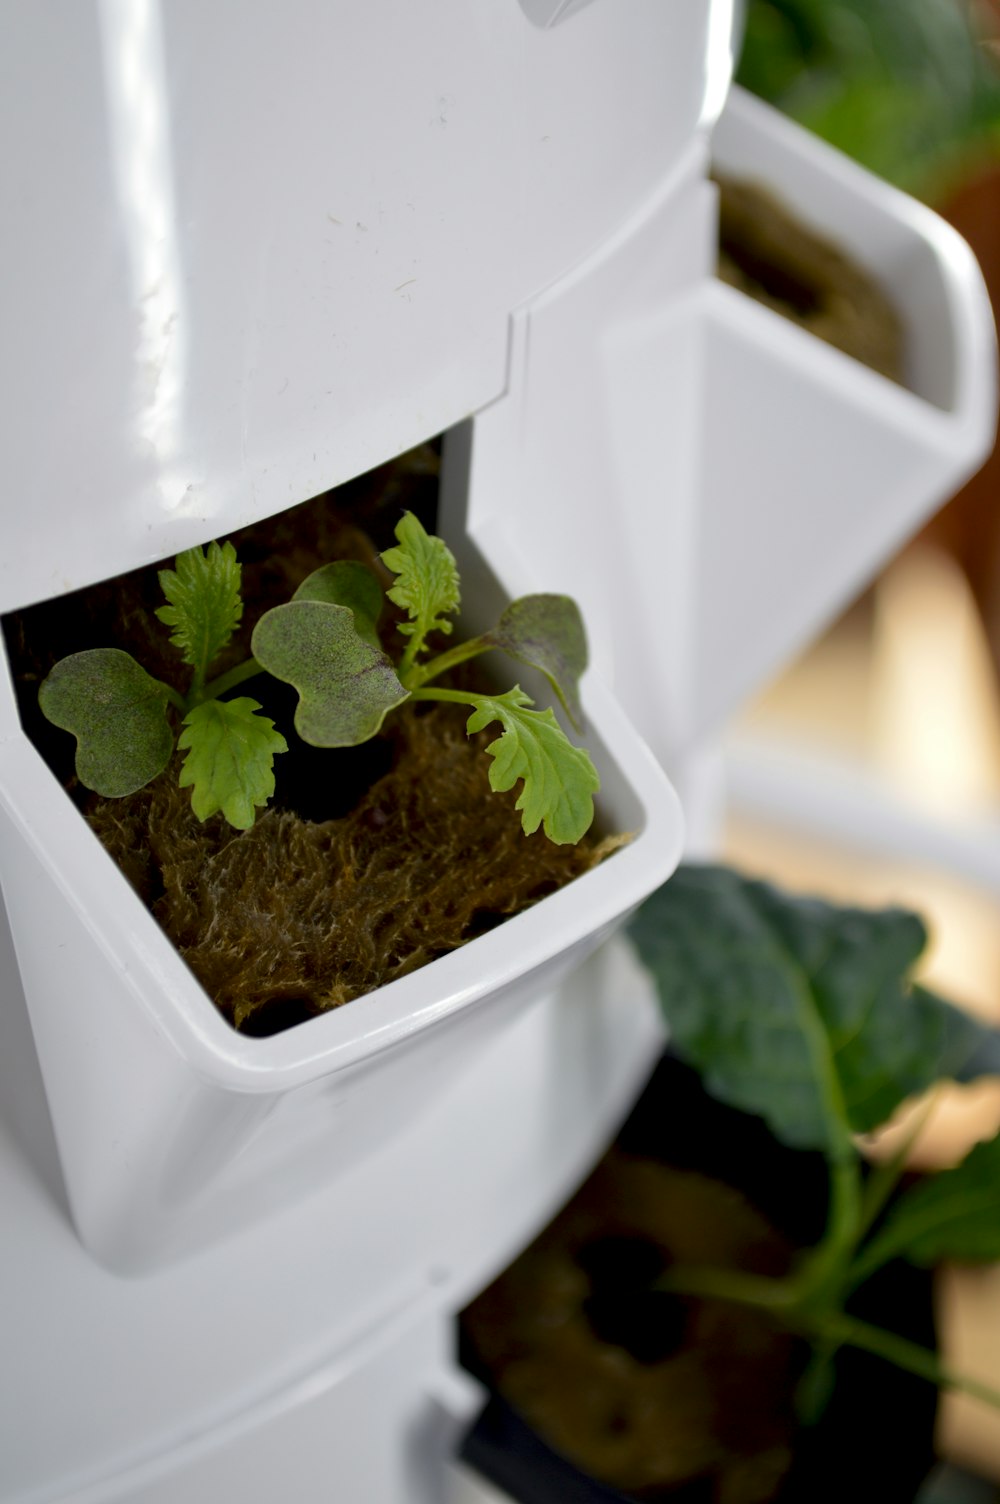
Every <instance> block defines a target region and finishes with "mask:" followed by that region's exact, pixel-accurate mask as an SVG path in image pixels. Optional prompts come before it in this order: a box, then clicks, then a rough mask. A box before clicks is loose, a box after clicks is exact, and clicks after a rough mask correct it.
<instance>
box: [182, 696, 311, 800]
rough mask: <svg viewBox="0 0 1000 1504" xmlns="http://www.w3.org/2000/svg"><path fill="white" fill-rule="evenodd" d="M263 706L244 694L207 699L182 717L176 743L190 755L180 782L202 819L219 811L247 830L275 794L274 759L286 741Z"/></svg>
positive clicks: (285, 747) (186, 759)
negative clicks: (262, 713) (232, 697)
mask: <svg viewBox="0 0 1000 1504" xmlns="http://www.w3.org/2000/svg"><path fill="white" fill-rule="evenodd" d="M259 710H260V705H259V704H258V703H257V701H256V700H250V699H247V698H245V697H244V698H242V699H238V700H205V701H203V702H202V704H200V705H196V706H195V707H194V709H193V710H191V711H189V712H188V714H187V715H186V716H185V717H184V730H183V731H182V732H181V734H180V738H179V740H178V742H177V745H178V747H180V748H181V750H182V751H183V752H186V754H187V755H186V757H185V759H184V767H183V769H182V770H181V775H180V777H179V779H178V780H177V781H178V784H179V786H180V787H181V788H182V789H186V788H189V789H191V808H192V809H193V810H194V812H195V814H196V815H197V816H198V819H199V820H207V819H208V818H209V816H210V815H215V814H218V813H219V812H220V811H221V813H222V814H223V815H224V816H225V818H226V819H227V820H228V821H229V823H230V825H232V826H234V827H235V828H236V829H237V830H249V828H250V826H251V825H252V824H253V823H254V820H255V819H256V818H257V809H258V807H260V808H262V807H263V806H264V805H265V804H267V802H268V800H269V799H270V798H271V796H272V795H273V793H274V758H275V755H276V754H277V753H279V752H287V751H288V743H287V742H286V741H285V738H284V737H283V736H282V735H281V733H280V732H278V731H275V729H274V722H273V721H269V720H268V718H267V716H264V715H258V713H257V712H258V711H259Z"/></svg>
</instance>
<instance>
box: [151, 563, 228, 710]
mask: <svg viewBox="0 0 1000 1504" xmlns="http://www.w3.org/2000/svg"><path fill="white" fill-rule="evenodd" d="M240 578H241V570H240V565H239V561H238V560H237V558H236V550H235V548H234V547H233V545H232V544H231V543H223V544H221V545H220V544H218V543H210V544H209V545H208V548H207V549H205V550H204V552H203V551H202V550H201V549H200V548H189V549H188V550H187V551H186V552H185V553H182V554H178V555H177V558H176V560H175V568H174V569H161V570H160V573H159V581H160V586H161V588H162V590H163V594H164V595H165V596H166V598H167V601H168V604H167V605H166V606H160V607H159V609H158V610H157V612H156V615H157V616H158V617H159V619H160V621H162V622H163V623H164V624H165V625H166V626H168V627H172V628H173V631H172V633H171V636H170V641H171V642H172V643H173V645H174V647H175V648H177V649H178V651H179V652H180V654H181V656H182V657H183V659H184V662H185V663H188V664H190V665H191V667H192V668H193V669H194V672H195V682H196V683H199V684H200V683H202V682H203V681H204V679H205V675H206V674H207V673H208V670H209V667H210V665H211V663H212V661H213V660H214V659H215V658H217V657H218V655H219V653H221V651H222V649H223V648H224V647H225V646H226V644H227V642H229V640H230V638H231V637H232V635H233V633H234V632H235V631H236V628H237V627H238V626H239V624H240V620H241V618H242V616H243V603H242V601H241V599H240Z"/></svg>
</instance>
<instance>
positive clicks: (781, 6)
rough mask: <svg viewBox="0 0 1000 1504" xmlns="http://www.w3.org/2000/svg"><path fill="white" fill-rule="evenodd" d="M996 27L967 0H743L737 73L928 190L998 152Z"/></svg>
mask: <svg viewBox="0 0 1000 1504" xmlns="http://www.w3.org/2000/svg"><path fill="white" fill-rule="evenodd" d="M996 33H997V15H996V12H995V11H994V10H993V9H992V8H990V7H988V6H986V5H983V4H979V3H977V4H972V3H969V0H747V12H746V23H745V33H744V43H743V51H742V56H741V59H740V64H739V69H738V74H737V78H738V81H739V82H740V83H741V84H743V85H744V86H745V87H746V88H748V89H750V90H751V91H752V92H753V93H755V94H758V95H760V96H761V97H762V98H764V99H766V100H768V101H769V102H770V103H772V104H774V105H776V106H777V107H778V108H779V109H781V110H783V111H784V112H785V113H786V114H788V115H790V116H792V118H793V119H795V120H798V121H799V122H800V123H801V124H802V125H804V126H806V127H807V128H808V129H810V130H812V131H814V132H815V133H816V134H817V135H819V136H822V137H823V138H824V139H825V140H827V141H830V142H831V143H832V144H833V145H835V146H838V147H839V148H840V149H841V150H842V151H845V152H847V153H848V154H849V155H850V156H852V157H854V158H855V159H856V160H857V161H859V162H862V163H863V164H864V165H865V166H866V167H869V168H871V170H872V171H874V172H877V173H879V174H880V175H881V176H882V177H884V178H887V179H888V180H889V181H890V182H893V183H896V184H897V185H898V186H899V187H901V188H905V189H906V190H907V191H908V192H910V193H915V194H917V195H918V196H919V197H922V198H924V199H929V200H935V199H938V198H940V197H941V196H942V194H944V193H945V192H946V191H947V190H948V188H949V187H950V186H951V184H952V183H954V182H955V181H956V180H957V179H959V178H961V177H963V176H964V175H965V174H966V173H967V172H969V171H970V170H973V169H974V168H975V167H976V166H977V165H978V164H979V162H980V161H981V160H982V159H983V158H988V157H991V156H995V155H996V154H997V153H998V152H1000V69H998V66H997V55H996V47H995V36H996Z"/></svg>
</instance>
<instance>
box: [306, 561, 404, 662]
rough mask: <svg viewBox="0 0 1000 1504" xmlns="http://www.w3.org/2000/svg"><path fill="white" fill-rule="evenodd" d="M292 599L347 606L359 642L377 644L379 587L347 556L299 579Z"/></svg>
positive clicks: (369, 571)
mask: <svg viewBox="0 0 1000 1504" xmlns="http://www.w3.org/2000/svg"><path fill="white" fill-rule="evenodd" d="M292 599H293V600H296V601H325V602H326V604H327V605H328V606H347V607H348V608H349V609H350V610H351V611H353V612H354V630H355V631H356V632H357V634H358V636H359V637H360V638H361V639H362V641H363V642H367V643H370V644H371V646H372V647H373V648H379V647H381V643H380V642H379V636H378V631H377V630H376V628H377V624H378V619H379V617H380V616H381V614H382V587H381V585H380V584H379V582H378V580H377V579H376V578H375V576H374V575H373V574H372V572H371V570H370V569H366V568H365V566H364V565H363V564H355V563H354V562H353V560H350V559H342V560H340V561H338V562H337V563H336V564H324V565H323V566H322V568H321V569H316V570H314V571H313V573H312V574H311V575H309V577H308V578H307V579H305V580H303V581H302V584H301V585H300V586H299V588H298V590H296V592H295V594H294V595H293V597H292Z"/></svg>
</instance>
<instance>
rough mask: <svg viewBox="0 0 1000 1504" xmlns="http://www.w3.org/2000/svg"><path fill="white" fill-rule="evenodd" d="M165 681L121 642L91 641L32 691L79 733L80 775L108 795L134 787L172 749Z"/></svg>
mask: <svg viewBox="0 0 1000 1504" xmlns="http://www.w3.org/2000/svg"><path fill="white" fill-rule="evenodd" d="M167 695H168V691H167V687H166V685H165V684H161V683H160V681H159V679H154V678H152V676H151V675H149V674H147V673H146V670H145V669H144V668H140V666H139V664H138V663H136V661H135V659H134V658H133V657H132V656H131V655H130V654H129V653H123V652H122V651H121V650H120V649H119V648H92V649H89V650H88V651H87V652H85V653H73V654H72V655H71V656H70V657H69V658H63V659H62V660H61V661H60V662H59V663H57V664H56V666H55V668H54V669H53V670H52V672H51V673H50V674H49V676H48V678H47V679H46V680H45V682H44V683H43V684H42V686H41V688H40V690H39V692H38V703H39V705H40V706H41V709H42V712H43V714H44V715H45V716H47V718H48V719H49V720H50V721H51V722H52V724H53V725H54V726H58V727H60V728H61V730H63V731H70V732H72V734H73V735H74V736H75V737H76V739H77V751H76V774H77V777H78V778H79V780H80V782H81V783H82V784H83V785H84V786H85V787H86V788H88V789H93V790H94V792H95V793H96V794H103V795H104V796H105V798H108V799H123V798H124V797H125V796H126V795H127V794H134V793H135V791H136V790H137V789H141V788H144V787H145V786H146V784H147V783H150V782H152V780H153V779H154V778H155V777H156V776H157V774H159V773H162V772H163V769H164V768H165V767H166V765H167V763H168V762H169V761H170V754H171V753H172V752H173V750H174V734H173V732H172V730H171V729H170V726H169V724H168V722H167Z"/></svg>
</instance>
